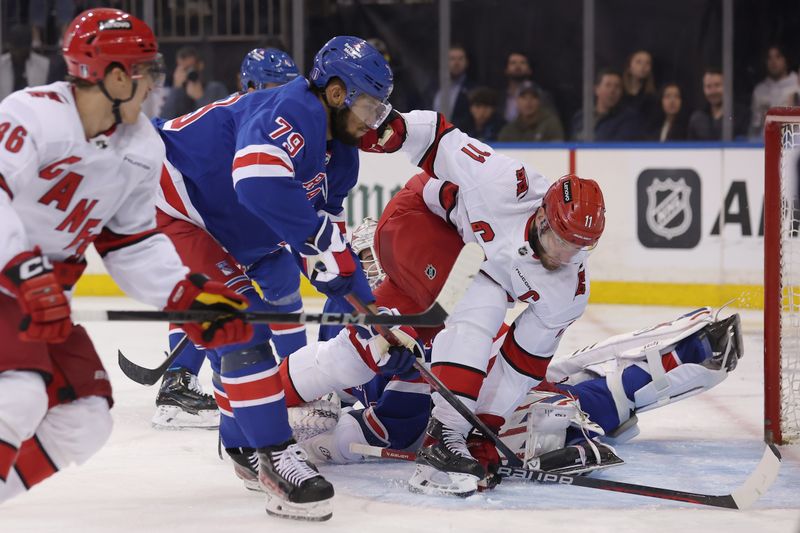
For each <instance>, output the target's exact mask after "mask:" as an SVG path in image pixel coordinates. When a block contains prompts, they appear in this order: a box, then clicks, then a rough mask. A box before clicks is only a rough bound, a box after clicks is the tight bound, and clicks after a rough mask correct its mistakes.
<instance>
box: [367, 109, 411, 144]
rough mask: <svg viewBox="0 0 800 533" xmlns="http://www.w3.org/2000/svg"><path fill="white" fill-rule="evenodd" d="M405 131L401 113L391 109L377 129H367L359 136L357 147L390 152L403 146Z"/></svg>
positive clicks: (404, 121)
mask: <svg viewBox="0 0 800 533" xmlns="http://www.w3.org/2000/svg"><path fill="white" fill-rule="evenodd" d="M407 133H408V132H407V130H406V120H405V119H404V118H403V115H401V114H400V113H398V112H397V111H395V110H392V112H391V113H389V116H388V117H386V120H384V121H383V124H381V125H380V126H378V129H375V130H369V131H368V132H367V133H365V134H364V136H363V137H361V142H360V144H359V148H361V149H362V150H364V151H365V152H374V153H376V154H391V153H393V152H396V151H398V150H399V149H400V147H401V146H403V143H404V142H405V141H406V135H407Z"/></svg>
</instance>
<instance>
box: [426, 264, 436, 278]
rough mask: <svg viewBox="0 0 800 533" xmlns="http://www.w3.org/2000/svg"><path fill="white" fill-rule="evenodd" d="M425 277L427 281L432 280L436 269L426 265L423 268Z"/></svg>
mask: <svg viewBox="0 0 800 533" xmlns="http://www.w3.org/2000/svg"><path fill="white" fill-rule="evenodd" d="M425 275H426V276H428V279H429V280H433V278H435V277H436V267H435V266H433V265H431V264H428V266H426V267H425Z"/></svg>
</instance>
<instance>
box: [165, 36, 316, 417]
mask: <svg viewBox="0 0 800 533" xmlns="http://www.w3.org/2000/svg"><path fill="white" fill-rule="evenodd" d="M298 75H299V73H298V70H297V65H296V64H295V62H294V60H293V59H292V58H291V56H289V54H287V53H286V52H282V51H280V50H278V49H276V48H255V49H253V50H251V51H250V52H248V53H247V55H246V56H245V57H244V60H242V65H241V68H240V80H241V85H242V92H243V93H248V92H252V91H256V90H261V89H269V88H272V87H278V86H280V85H284V84H286V83H289V82H290V81H292V80H294V79H295V78H297V77H298ZM265 263H269V266H268V267H265V268H261V269H260V271H265V270H268V269H269V270H270V275H269V276H262V279H261V280H259V283H260V285H259V286H260V289H261V291H262V295H263V296H264V299H265V301H266V304H267V307H268V308H269V309H271V310H273V311H276V312H287V313H294V312H299V311H302V309H303V302H302V300H301V297H300V271H299V269H298V267H297V265H296V263H295V261H294V260H293V259H292V258H291V257H289V254H288V252H287V251H285V250H284V251H282V252H281V253H276V254H271V255H270V257H269V260H265ZM262 273H263V272H262ZM271 329H272V333H273V338H272V342H273V344H274V345H275V351H276V352H277V354H278V356H279V357H286V356H287V355H288V354H290V353H292V352H294V351H295V350H297V349H298V348H300V347H301V346H304V345H305V343H306V328H305V326H304V325H302V324H278V325H276V326H274V327H272V328H271ZM183 335H184V332H183V330H182V329H181V328H180V326H178V325H173V326H172V327H171V328H170V334H169V344H170V348H174V347H175V346H176V345H177V344H178V342H180V340H181V339H182V338H183ZM204 360H205V350H202V349H200V348H198V347H196V346H194V345H189V346H187V347H186V348H184V350H183V351H182V352H181V354H180V355H179V356H178V357H177V359H175V361H174V362H173V364H172V366H171V367H170V368H169V369H167V372H166V373H165V374H164V379H163V380H162V382H161V387H160V388H159V392H158V395H157V396H156V412H155V414H154V415H153V419H152V424H153V427H155V428H158V429H180V428H217V427H218V426H219V410H218V409H217V402H216V400H214V397H213V396H212V395H210V394H206V393H204V391H203V388H202V387H201V386H200V383H199V382H198V380H197V376H198V374H199V372H200V368H201V366H202V365H203V361H204Z"/></svg>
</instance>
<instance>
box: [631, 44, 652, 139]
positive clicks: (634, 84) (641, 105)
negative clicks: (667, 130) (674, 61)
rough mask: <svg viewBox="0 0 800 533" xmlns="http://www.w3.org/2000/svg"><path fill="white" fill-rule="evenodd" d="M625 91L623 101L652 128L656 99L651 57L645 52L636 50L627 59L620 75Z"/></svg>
mask: <svg viewBox="0 0 800 533" xmlns="http://www.w3.org/2000/svg"><path fill="white" fill-rule="evenodd" d="M622 86H623V88H624V89H625V94H624V96H623V101H624V102H625V103H626V105H628V106H629V107H631V108H633V110H634V111H636V112H638V113H639V115H641V116H642V118H643V119H644V120H645V122H646V123H647V126H648V129H650V128H652V127H653V126H654V125H655V123H656V122H657V120H658V114H659V112H658V99H657V96H656V83H655V80H654V79H653V56H652V55H650V52H648V51H647V50H636V51H635V52H634V53H632V54H631V55H630V56H629V57H628V61H627V63H626V66H625V71H624V72H623V73H622Z"/></svg>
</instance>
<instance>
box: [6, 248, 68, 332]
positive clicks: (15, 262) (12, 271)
mask: <svg viewBox="0 0 800 533" xmlns="http://www.w3.org/2000/svg"><path fill="white" fill-rule="evenodd" d="M0 278H2V279H0V282H2V284H3V286H5V287H6V288H8V289H9V290H11V291H12V292H13V293H14V295H15V296H16V297H17V303H18V304H19V306H20V308H21V309H22V314H23V318H22V322H21V323H20V325H19V329H20V332H19V337H20V339H22V340H25V341H37V342H49V343H58V342H64V341H65V340H67V337H69V334H70V333H71V332H72V321H71V320H70V318H69V315H70V309H69V300H67V296H66V295H65V294H64V290H63V288H62V287H61V284H60V283H59V282H58V280H57V279H56V276H55V274H53V265H52V264H51V263H50V260H49V259H48V258H47V257H44V256H43V255H41V252H40V251H39V248H36V249H34V250H33V251H27V252H22V253H21V254H18V255H16V256H15V257H13V258H12V259H11V261H9V262H8V264H7V265H6V266H5V267H3V272H2V275H0Z"/></svg>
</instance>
